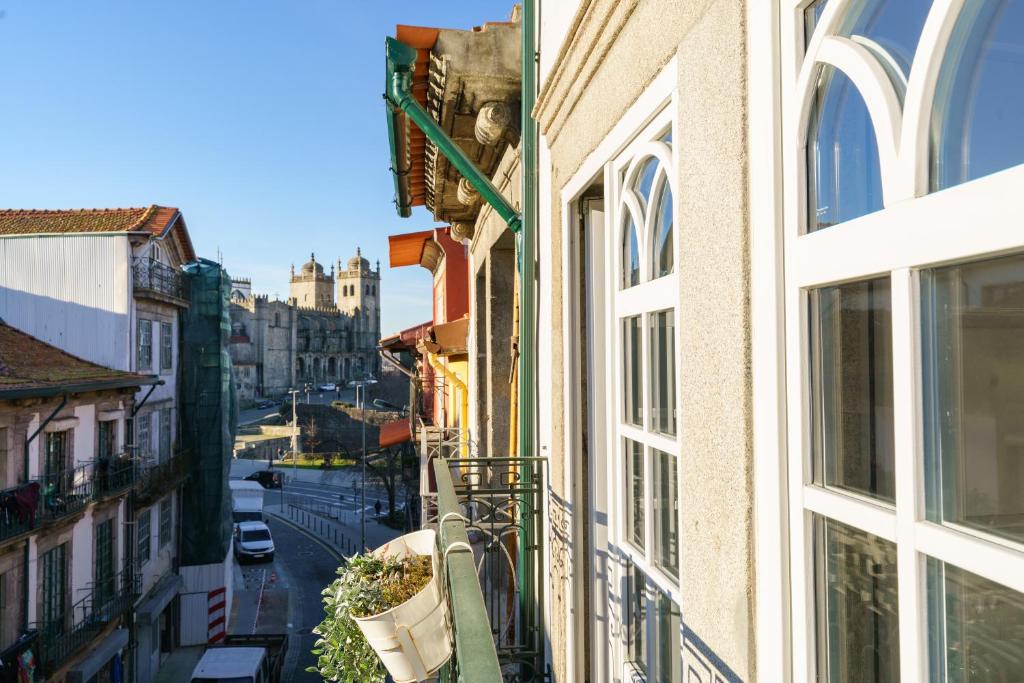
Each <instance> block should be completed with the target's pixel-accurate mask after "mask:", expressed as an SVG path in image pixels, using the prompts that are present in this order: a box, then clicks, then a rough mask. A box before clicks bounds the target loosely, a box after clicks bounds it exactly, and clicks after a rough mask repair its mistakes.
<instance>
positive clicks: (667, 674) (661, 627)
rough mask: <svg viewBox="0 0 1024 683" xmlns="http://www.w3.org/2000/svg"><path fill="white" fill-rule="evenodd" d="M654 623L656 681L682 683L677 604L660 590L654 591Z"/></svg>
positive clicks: (659, 682)
mask: <svg viewBox="0 0 1024 683" xmlns="http://www.w3.org/2000/svg"><path fill="white" fill-rule="evenodd" d="M656 594H657V595H656V597H655V611H654V624H655V630H656V635H657V637H656V638H655V639H654V649H655V660H656V661H657V668H656V670H655V678H654V680H656V681H657V682H658V683H682V680H683V662H682V649H681V648H680V645H679V640H680V633H679V606H678V605H676V604H675V603H674V602H672V599H671V598H670V597H669V596H668V595H666V594H665V593H663V592H662V591H660V590H659V591H656Z"/></svg>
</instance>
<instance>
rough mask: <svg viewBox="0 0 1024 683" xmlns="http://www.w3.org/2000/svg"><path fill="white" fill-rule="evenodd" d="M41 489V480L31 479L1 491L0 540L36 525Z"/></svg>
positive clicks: (18, 534)
mask: <svg viewBox="0 0 1024 683" xmlns="http://www.w3.org/2000/svg"><path fill="white" fill-rule="evenodd" d="M40 490H41V487H40V485H39V482H35V481H30V482H26V483H24V484H19V485H18V486H13V487H11V488H7V489H3V490H2V491H0V542H3V541H7V540H9V539H12V538H16V537H18V536H21V535H22V534H24V533H27V532H29V531H31V530H32V529H33V528H34V527H35V525H36V515H37V514H38V512H39V492H40Z"/></svg>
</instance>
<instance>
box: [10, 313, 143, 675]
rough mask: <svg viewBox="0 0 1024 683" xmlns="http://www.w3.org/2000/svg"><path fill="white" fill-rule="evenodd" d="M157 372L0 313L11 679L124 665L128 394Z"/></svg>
mask: <svg viewBox="0 0 1024 683" xmlns="http://www.w3.org/2000/svg"><path fill="white" fill-rule="evenodd" d="M159 381H160V380H159V378H158V377H156V376H154V375H140V374H136V373H130V372H125V371H120V370H112V369H109V368H105V367H103V366H100V365H97V364H94V363H89V362H87V361H84V360H82V359H81V358H78V357H76V356H72V355H70V354H68V353H66V352H64V351H61V350H60V349H57V348H55V347H53V346H50V345H49V344H45V343H43V342H41V341H39V340H37V339H35V338H33V337H31V336H29V335H28V334H25V333H24V332H22V331H20V330H17V329H15V328H14V327H12V326H10V325H8V324H6V323H3V322H0V462H2V468H3V473H4V474H3V482H2V484H3V486H4V487H5V488H4V489H3V490H2V491H0V591H2V595H3V602H2V607H0V648H2V649H0V668H2V670H3V671H4V672H5V673H7V674H10V673H13V672H18V675H24V678H20V679H18V680H32V675H33V674H34V675H35V676H37V677H45V679H46V680H53V681H64V680H66V681H88V680H95V677H97V676H101V677H109V676H111V675H112V672H113V671H115V670H121V671H123V670H125V669H127V667H128V666H129V661H130V656H129V653H130V651H131V649H132V647H134V644H133V642H132V641H133V638H132V628H131V617H130V616H129V615H130V614H131V611H132V608H133V606H134V604H135V601H136V600H137V599H138V598H139V595H140V578H141V577H140V575H139V572H138V569H137V564H136V561H137V559H138V558H137V557H136V556H135V553H134V552H133V550H134V543H135V538H134V536H133V525H132V524H131V520H132V518H133V504H134V500H133V495H132V492H133V490H134V487H135V486H136V485H137V481H136V474H137V468H136V467H135V461H134V459H133V458H132V456H131V453H130V446H129V443H128V439H129V438H130V424H131V420H132V416H133V414H134V413H135V412H136V409H137V405H136V403H135V400H134V395H135V392H137V391H138V390H139V389H140V388H147V387H154V386H156V385H157V384H158V382H159ZM108 680H109V678H108Z"/></svg>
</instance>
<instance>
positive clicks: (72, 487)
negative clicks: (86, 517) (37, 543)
mask: <svg viewBox="0 0 1024 683" xmlns="http://www.w3.org/2000/svg"><path fill="white" fill-rule="evenodd" d="M94 485H95V478H94V477H93V468H92V464H91V463H90V464H85V465H79V466H77V467H75V468H72V469H68V470H64V471H61V472H56V473H53V474H46V475H43V476H42V477H40V478H39V514H38V515H37V519H38V520H39V521H41V522H50V521H56V520H58V519H62V518H64V517H67V516H69V515H73V514H75V513H76V512H78V511H79V510H81V509H82V508H84V507H85V506H86V505H88V504H89V502H90V501H91V500H92V499H93V491H94Z"/></svg>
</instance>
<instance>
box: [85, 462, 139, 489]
mask: <svg viewBox="0 0 1024 683" xmlns="http://www.w3.org/2000/svg"><path fill="white" fill-rule="evenodd" d="M93 474H94V477H95V480H96V483H95V491H96V499H97V500H99V499H102V498H108V497H110V496H115V495H117V494H118V493H121V492H123V491H126V490H128V489H130V488H131V486H132V484H134V483H135V463H134V462H132V460H131V458H129V457H128V455H127V454H124V455H120V456H117V457H114V458H101V459H99V460H97V461H96V462H95V463H94V467H93Z"/></svg>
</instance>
